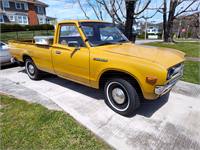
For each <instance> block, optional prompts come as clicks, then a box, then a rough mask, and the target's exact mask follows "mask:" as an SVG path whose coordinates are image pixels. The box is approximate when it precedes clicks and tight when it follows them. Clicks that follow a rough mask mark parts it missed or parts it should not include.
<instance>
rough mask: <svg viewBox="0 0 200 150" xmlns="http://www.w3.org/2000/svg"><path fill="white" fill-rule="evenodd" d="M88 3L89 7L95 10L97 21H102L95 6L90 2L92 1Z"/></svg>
mask: <svg viewBox="0 0 200 150" xmlns="http://www.w3.org/2000/svg"><path fill="white" fill-rule="evenodd" d="M87 3H88V5H89V6H90V7H91V8H92V10H93V12H94V14H95V15H96V17H97V19H98V20H101V18H100V17H99V15H98V13H97V11H96V9H95V7H94V5H93V4H92V3H91V2H90V0H87Z"/></svg>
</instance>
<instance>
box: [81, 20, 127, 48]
mask: <svg viewBox="0 0 200 150" xmlns="http://www.w3.org/2000/svg"><path fill="white" fill-rule="evenodd" d="M83 23H88V24H90V23H100V24H101V23H102V24H111V25H112V26H113V27H116V28H117V29H118V30H119V31H120V34H122V36H123V38H124V37H125V38H124V40H123V41H121V40H120V41H115V42H109V41H108V42H106V43H102V44H93V43H91V42H90V40H89V39H88V37H87V36H86V34H85V32H84V29H83V28H82V26H83ZM78 24H79V28H81V30H82V32H83V34H84V36H85V38H86V40H85V42H88V43H89V45H90V46H91V47H97V46H104V45H115V44H122V43H130V41H129V40H128V38H127V37H126V36H125V35H124V34H123V32H122V31H121V30H120V29H119V28H118V27H117V26H115V25H114V24H113V23H110V22H92V21H91V22H78ZM88 26H89V25H88ZM107 43H108V44H107ZM109 43H110V44H109Z"/></svg>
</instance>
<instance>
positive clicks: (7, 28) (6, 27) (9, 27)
mask: <svg viewBox="0 0 200 150" xmlns="http://www.w3.org/2000/svg"><path fill="white" fill-rule="evenodd" d="M37 30H54V26H53V25H49V24H42V25H34V26H30V25H25V26H23V25H19V24H1V25H0V31H1V33H4V32H15V31H37Z"/></svg>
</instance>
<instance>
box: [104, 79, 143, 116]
mask: <svg viewBox="0 0 200 150" xmlns="http://www.w3.org/2000/svg"><path fill="white" fill-rule="evenodd" d="M104 94H105V103H106V104H107V105H108V106H109V107H110V108H111V109H112V110H114V111H115V112H117V113H119V114H121V115H123V116H131V115H134V112H135V110H136V109H137V108H138V107H139V106H140V101H139V96H138V94H137V92H136V89H135V88H134V87H133V85H132V84H131V83H130V82H129V81H127V80H125V79H122V78H114V79H110V80H109V81H108V82H107V83H106V84H105V87H104Z"/></svg>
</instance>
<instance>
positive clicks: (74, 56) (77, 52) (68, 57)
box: [52, 24, 89, 85]
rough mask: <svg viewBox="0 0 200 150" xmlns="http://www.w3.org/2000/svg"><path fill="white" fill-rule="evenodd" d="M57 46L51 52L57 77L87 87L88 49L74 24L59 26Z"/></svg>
mask: <svg viewBox="0 0 200 150" xmlns="http://www.w3.org/2000/svg"><path fill="white" fill-rule="evenodd" d="M59 31H60V33H59V34H58V41H57V44H55V45H54V47H53V50H52V53H53V54H52V56H53V66H54V71H55V72H56V74H57V75H59V76H61V77H64V78H67V79H70V80H73V81H76V82H79V83H82V84H86V85H89V49H88V48H87V47H86V45H85V43H84V42H83V40H82V38H81V36H80V33H79V31H78V29H77V27H76V25H75V24H62V25H60V26H59Z"/></svg>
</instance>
